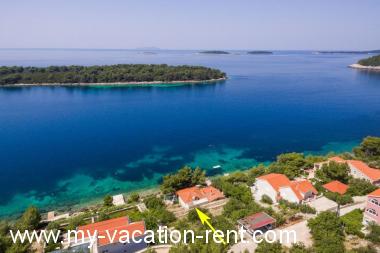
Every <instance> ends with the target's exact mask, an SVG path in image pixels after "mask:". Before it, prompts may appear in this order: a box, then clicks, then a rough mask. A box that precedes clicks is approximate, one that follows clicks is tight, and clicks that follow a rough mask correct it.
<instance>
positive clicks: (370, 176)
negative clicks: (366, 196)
mask: <svg viewBox="0 0 380 253" xmlns="http://www.w3.org/2000/svg"><path fill="white" fill-rule="evenodd" d="M347 164H348V166H349V167H350V174H351V176H352V177H354V178H359V179H365V180H367V181H369V182H371V183H372V184H374V185H377V186H380V170H378V169H374V168H371V167H369V166H368V165H367V164H366V163H364V162H362V161H358V160H348V161H347Z"/></svg>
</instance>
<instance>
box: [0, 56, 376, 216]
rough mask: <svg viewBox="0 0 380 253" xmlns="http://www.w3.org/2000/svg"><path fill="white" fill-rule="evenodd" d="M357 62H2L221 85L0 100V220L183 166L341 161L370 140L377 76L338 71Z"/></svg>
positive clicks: (155, 178) (136, 185) (27, 92)
mask: <svg viewBox="0 0 380 253" xmlns="http://www.w3.org/2000/svg"><path fill="white" fill-rule="evenodd" d="M361 57H363V56H361V55H357V54H356V55H350V54H342V55H337V54H334V55H328V54H323V55H315V54H313V53H312V52H297V51H292V52H283V51H281V52H275V54H274V55H245V54H242V53H241V52H240V54H239V52H235V54H231V55H199V54H196V52H194V51H158V52H157V54H155V55H146V54H142V53H141V52H139V51H128V50H120V51H117V50H113V51H107V50H0V65H33V66H47V65H63V64H81V65H93V64H114V63H167V64H191V65H203V66H209V67H216V68H220V69H222V70H223V71H225V72H226V73H227V74H228V76H229V79H228V80H227V81H224V82H220V83H215V84H202V85H175V86H168V85H161V86H160V87H114V88H104V87H103V88H100V87H98V88H83V87H82V88H79V87H78V88H64V87H28V88H0V161H1V165H0V171H1V177H0V193H1V194H0V215H2V216H4V215H11V214H14V213H19V212H20V211H22V210H23V209H24V208H26V207H27V206H28V205H30V204H35V205H38V206H39V207H41V208H43V209H44V210H50V209H52V208H54V209H55V208H61V207H66V206H68V205H80V204H83V203H85V202H88V201H92V200H96V199H99V198H101V197H103V196H104V195H105V194H113V193H120V192H130V191H135V190H140V189H146V188H151V187H154V186H156V185H157V183H159V181H160V179H161V177H162V175H164V174H167V173H170V172H173V171H175V170H177V169H178V168H180V167H181V166H183V165H185V164H188V165H191V166H194V167H195V166H200V167H202V168H205V169H207V170H208V173H209V175H215V174H220V173H224V172H228V171H233V170H239V169H246V168H250V167H252V166H254V165H257V164H258V163H262V162H268V161H272V160H274V159H275V157H276V156H277V155H278V154H280V153H283V152H293V151H295V152H306V153H314V154H326V153H328V152H331V151H335V152H344V151H349V150H351V149H352V147H353V146H355V145H357V144H358V143H359V142H360V140H361V139H362V138H363V137H365V136H367V135H380V127H379V126H380V99H379V97H380V76H379V75H376V74H369V73H365V72H359V71H356V70H353V69H349V68H347V65H349V64H351V63H353V62H356V61H357V60H358V59H359V58H361ZM217 164H220V165H222V169H221V170H213V169H212V167H213V166H214V165H217Z"/></svg>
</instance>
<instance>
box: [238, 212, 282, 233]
mask: <svg viewBox="0 0 380 253" xmlns="http://www.w3.org/2000/svg"><path fill="white" fill-rule="evenodd" d="M238 223H240V224H242V225H243V226H244V227H246V228H248V229H251V230H255V229H258V228H261V227H264V226H266V225H269V224H274V223H276V220H275V219H274V218H272V217H271V216H269V215H268V214H267V213H264V212H260V213H256V214H253V215H250V216H247V217H245V218H243V219H240V220H238Z"/></svg>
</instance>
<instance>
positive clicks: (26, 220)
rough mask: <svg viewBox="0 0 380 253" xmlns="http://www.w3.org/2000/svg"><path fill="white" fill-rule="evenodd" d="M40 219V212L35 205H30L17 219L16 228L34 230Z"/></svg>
mask: <svg viewBox="0 0 380 253" xmlns="http://www.w3.org/2000/svg"><path fill="white" fill-rule="evenodd" d="M40 221H41V214H40V212H39V211H38V209H37V207H35V206H30V207H29V208H27V209H26V210H25V212H24V214H23V215H22V217H21V218H20V219H19V220H18V222H17V228H18V229H20V230H34V229H37V228H38V226H39V223H40Z"/></svg>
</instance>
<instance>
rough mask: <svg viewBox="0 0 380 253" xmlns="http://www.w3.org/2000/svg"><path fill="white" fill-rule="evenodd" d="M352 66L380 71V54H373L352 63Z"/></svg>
mask: <svg viewBox="0 0 380 253" xmlns="http://www.w3.org/2000/svg"><path fill="white" fill-rule="evenodd" d="M350 67H351V68H355V69H362V70H373V71H380V55H376V56H372V57H369V58H366V59H362V60H360V61H358V63H355V64H352V65H350Z"/></svg>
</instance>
